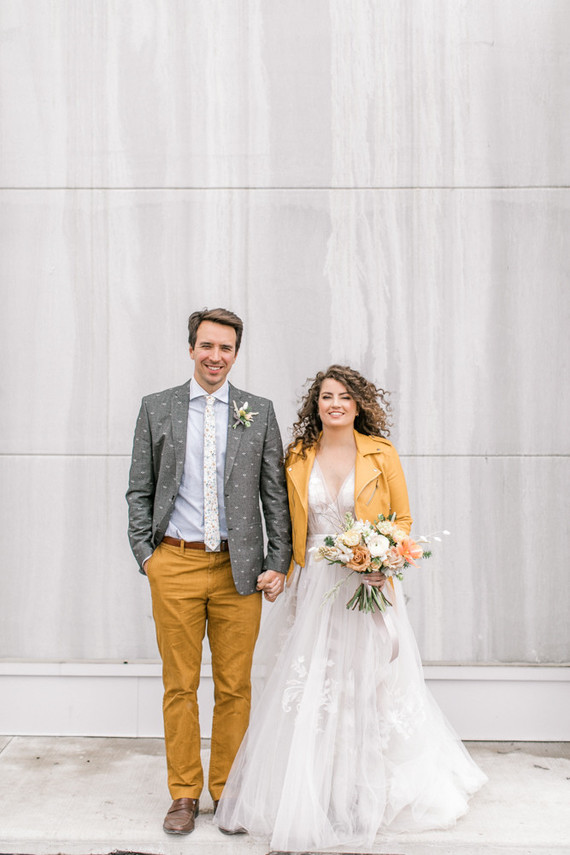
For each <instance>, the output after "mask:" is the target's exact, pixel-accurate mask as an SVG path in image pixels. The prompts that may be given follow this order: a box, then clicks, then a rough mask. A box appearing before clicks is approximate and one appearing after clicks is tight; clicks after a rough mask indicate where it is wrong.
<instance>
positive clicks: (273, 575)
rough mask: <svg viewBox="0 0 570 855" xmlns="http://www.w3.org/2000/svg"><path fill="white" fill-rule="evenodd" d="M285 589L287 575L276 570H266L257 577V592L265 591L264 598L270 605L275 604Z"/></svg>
mask: <svg viewBox="0 0 570 855" xmlns="http://www.w3.org/2000/svg"><path fill="white" fill-rule="evenodd" d="M284 587H285V574H284V573H277V572H276V571H275V570H265V572H263V573H260V574H259V576H258V577H257V590H258V591H263V596H264V597H265V599H266V600H268V601H269V602H270V603H273V602H275V600H276V599H277V597H278V596H279V594H280V593H281V591H282V590H283V588H284Z"/></svg>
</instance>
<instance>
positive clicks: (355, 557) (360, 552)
mask: <svg viewBox="0 0 570 855" xmlns="http://www.w3.org/2000/svg"><path fill="white" fill-rule="evenodd" d="M346 566H347V567H348V569H349V570H356V572H357V573H364V571H365V570H368V568H369V567H370V550H369V549H367V548H366V547H365V546H354V547H353V548H352V558H351V559H350V561H347V563H346Z"/></svg>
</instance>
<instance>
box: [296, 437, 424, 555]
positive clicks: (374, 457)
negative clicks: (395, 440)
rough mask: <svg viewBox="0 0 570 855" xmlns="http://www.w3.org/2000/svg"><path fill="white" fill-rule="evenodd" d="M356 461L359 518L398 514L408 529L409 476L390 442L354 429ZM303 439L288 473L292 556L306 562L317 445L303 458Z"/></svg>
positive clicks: (410, 522)
mask: <svg viewBox="0 0 570 855" xmlns="http://www.w3.org/2000/svg"><path fill="white" fill-rule="evenodd" d="M354 439H355V441H356V464H355V478H354V481H355V483H354V508H355V515H356V518H357V519H364V520H370V522H373V521H374V520H375V519H376V517H377V516H378V514H384V516H386V517H387V516H390V515H391V514H394V513H395V514H396V519H397V521H398V526H399V527H400V528H402V529H403V530H404V531H406V532H407V533H409V531H410V528H411V527H412V518H411V516H410V507H409V504H408V490H407V488H406V479H405V478H404V472H403V470H402V465H401V463H400V458H399V457H398V452H397V451H396V449H395V448H394V446H393V445H392V443H391V442H389V441H388V440H387V439H383V438H381V437H377V436H365V435H364V434H361V433H358V432H357V431H354ZM299 449H300V443H299V445H297V446H295V448H293V449H292V450H291V451H290V452H289V454H288V455H287V460H286V461H285V474H286V476H287V492H288V494H289V512H290V514H291V523H292V527H293V560H294V561H295V562H296V563H297V564H299V565H300V566H301V567H304V566H305V546H306V543H307V522H308V505H309V477H310V475H311V469H312V468H313V463H314V460H315V454H316V446H313V447H312V448H309V449H308V450H307V456H306V457H305V458H304V459H303V457H301V454H300V451H299Z"/></svg>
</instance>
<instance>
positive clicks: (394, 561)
mask: <svg viewBox="0 0 570 855" xmlns="http://www.w3.org/2000/svg"><path fill="white" fill-rule="evenodd" d="M405 563H406V559H405V558H404V556H403V555H401V554H400V553H399V552H398V547H397V546H392V547H391V548H390V551H389V552H388V554H387V556H386V564H387V565H388V567H389V568H390V570H395V571H397V570H401V568H402V567H403V566H404V564H405Z"/></svg>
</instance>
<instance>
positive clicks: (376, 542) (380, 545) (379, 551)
mask: <svg viewBox="0 0 570 855" xmlns="http://www.w3.org/2000/svg"><path fill="white" fill-rule="evenodd" d="M366 545H367V547H368V549H369V550H370V555H371V556H372V558H383V557H384V556H385V555H386V553H387V552H388V550H389V549H390V541H389V540H388V538H387V537H384V535H383V534H373V535H372V536H371V537H369V538H368V539H367V541H366Z"/></svg>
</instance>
